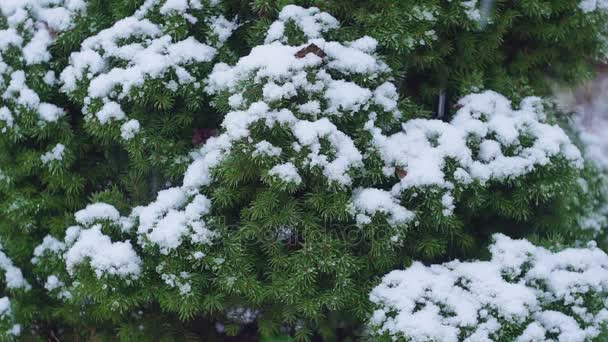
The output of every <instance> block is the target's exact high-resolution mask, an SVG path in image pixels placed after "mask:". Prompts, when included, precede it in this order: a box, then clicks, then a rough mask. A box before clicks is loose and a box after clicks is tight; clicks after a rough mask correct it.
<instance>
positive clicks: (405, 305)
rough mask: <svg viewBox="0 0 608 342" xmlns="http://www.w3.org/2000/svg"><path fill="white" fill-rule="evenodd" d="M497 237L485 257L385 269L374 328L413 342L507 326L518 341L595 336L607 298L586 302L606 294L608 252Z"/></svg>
mask: <svg viewBox="0 0 608 342" xmlns="http://www.w3.org/2000/svg"><path fill="white" fill-rule="evenodd" d="M494 240H495V242H494V244H493V245H491V247H490V252H491V253H492V258H491V260H490V261H473V262H461V261H458V260H456V261H452V262H449V263H446V264H443V265H432V266H424V265H423V264H421V263H419V262H415V263H414V264H413V265H412V266H410V267H409V268H407V269H406V270H403V271H393V272H391V273H389V274H387V275H386V276H385V277H384V278H383V279H382V283H381V284H380V285H378V286H377V287H376V288H374V289H373V290H372V292H371V294H370V300H371V301H372V302H373V303H374V304H376V305H377V310H376V311H375V312H374V313H373V316H372V317H371V320H370V325H371V327H372V329H373V331H375V333H377V334H380V335H381V334H386V335H389V336H392V337H393V339H397V338H398V337H405V338H408V340H411V341H414V342H415V341H443V342H451V341H454V342H455V341H462V340H464V341H492V340H493V337H495V336H497V335H495V334H497V333H498V332H499V331H500V330H501V329H502V328H503V327H504V328H507V329H508V328H509V327H510V326H512V325H515V326H523V327H524V328H525V329H524V331H523V333H522V334H521V335H520V336H518V337H517V341H519V342H523V341H529V342H531V341H545V340H547V339H549V338H550V336H552V335H555V336H556V337H557V339H558V340H559V341H572V342H577V341H580V342H583V341H587V340H589V339H591V338H594V337H597V336H598V334H599V333H600V328H601V325H602V324H604V323H606V322H608V307H607V303H606V302H604V301H603V300H601V301H600V302H599V304H600V305H599V307H597V308H594V309H591V308H590V306H589V303H587V302H586V300H589V299H588V298H589V296H592V294H594V293H595V294H599V295H600V296H601V297H605V295H606V293H608V255H606V254H605V253H604V252H603V251H602V250H600V249H598V248H596V247H594V246H593V245H590V247H589V248H584V249H573V248H569V249H565V250H562V251H560V252H552V251H549V250H547V249H544V248H542V247H536V246H534V245H532V244H531V243H530V242H528V241H526V240H513V239H511V238H509V237H507V236H505V235H501V234H497V235H495V236H494ZM560 308H564V309H562V310H563V312H561V311H554V310H560ZM459 336H460V337H459ZM462 336H464V337H462Z"/></svg>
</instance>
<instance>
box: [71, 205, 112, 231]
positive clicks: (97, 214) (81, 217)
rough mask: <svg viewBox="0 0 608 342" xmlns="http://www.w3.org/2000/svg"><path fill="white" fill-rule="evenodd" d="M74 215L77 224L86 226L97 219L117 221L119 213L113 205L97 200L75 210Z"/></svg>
mask: <svg viewBox="0 0 608 342" xmlns="http://www.w3.org/2000/svg"><path fill="white" fill-rule="evenodd" d="M74 217H75V219H76V222H78V223H79V224H81V225H84V226H88V225H91V224H92V223H93V222H95V221H98V220H108V221H113V222H118V221H119V219H120V213H119V212H118V210H116V208H114V206H112V205H109V204H107V203H101V202H98V203H94V204H89V205H88V206H87V207H86V208H85V209H82V210H79V211H77V212H76V214H74Z"/></svg>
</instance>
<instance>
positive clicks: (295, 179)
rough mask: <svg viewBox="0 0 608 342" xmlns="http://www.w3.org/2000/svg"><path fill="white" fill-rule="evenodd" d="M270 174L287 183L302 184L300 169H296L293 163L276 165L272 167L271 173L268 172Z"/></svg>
mask: <svg viewBox="0 0 608 342" xmlns="http://www.w3.org/2000/svg"><path fill="white" fill-rule="evenodd" d="M268 174H269V175H271V176H275V177H278V178H279V179H280V180H282V181H283V182H285V183H294V184H300V183H302V177H300V175H299V174H298V169H297V168H296V167H295V165H293V163H285V164H279V165H275V166H273V167H272V169H270V171H268Z"/></svg>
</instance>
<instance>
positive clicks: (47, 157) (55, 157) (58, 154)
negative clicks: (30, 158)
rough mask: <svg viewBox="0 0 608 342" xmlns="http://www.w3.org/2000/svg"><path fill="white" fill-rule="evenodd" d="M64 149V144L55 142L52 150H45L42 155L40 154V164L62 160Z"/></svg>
mask: <svg viewBox="0 0 608 342" xmlns="http://www.w3.org/2000/svg"><path fill="white" fill-rule="evenodd" d="M64 151H65V146H64V145H63V144H57V145H55V147H53V149H52V150H50V151H48V152H46V153H45V154H43V155H42V156H40V160H41V161H42V164H44V165H46V164H48V163H50V162H52V161H60V160H63V153H64Z"/></svg>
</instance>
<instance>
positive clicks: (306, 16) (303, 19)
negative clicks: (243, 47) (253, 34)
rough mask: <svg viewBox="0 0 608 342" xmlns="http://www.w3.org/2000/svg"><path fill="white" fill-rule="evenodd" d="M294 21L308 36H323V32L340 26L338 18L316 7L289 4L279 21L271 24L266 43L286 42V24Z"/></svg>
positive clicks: (283, 10) (284, 8) (280, 15)
mask: <svg viewBox="0 0 608 342" xmlns="http://www.w3.org/2000/svg"><path fill="white" fill-rule="evenodd" d="M288 23H292V24H293V25H295V26H296V27H297V28H298V29H299V30H300V31H301V32H302V33H303V34H304V36H305V37H306V38H308V39H315V38H321V37H322V34H323V33H326V32H328V31H330V30H335V29H337V28H338V27H339V26H340V23H339V22H338V20H337V19H336V18H334V17H332V16H331V15H329V14H328V13H326V12H321V11H320V10H319V9H318V8H316V7H310V8H303V7H300V6H296V5H287V6H285V7H283V9H282V10H281V12H280V13H279V18H278V20H277V21H275V22H274V23H272V25H270V28H269V29H268V33H267V34H266V39H265V41H264V43H266V44H268V43H272V42H274V41H281V42H286V41H287V37H286V36H285V25H287V24H288Z"/></svg>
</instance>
